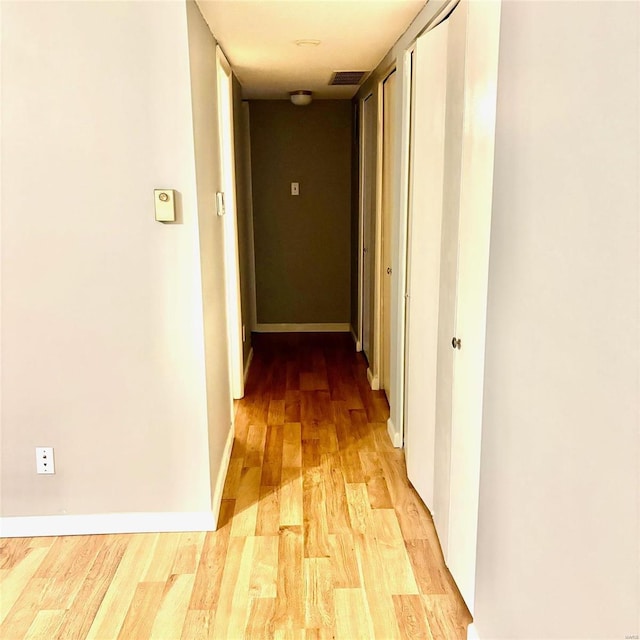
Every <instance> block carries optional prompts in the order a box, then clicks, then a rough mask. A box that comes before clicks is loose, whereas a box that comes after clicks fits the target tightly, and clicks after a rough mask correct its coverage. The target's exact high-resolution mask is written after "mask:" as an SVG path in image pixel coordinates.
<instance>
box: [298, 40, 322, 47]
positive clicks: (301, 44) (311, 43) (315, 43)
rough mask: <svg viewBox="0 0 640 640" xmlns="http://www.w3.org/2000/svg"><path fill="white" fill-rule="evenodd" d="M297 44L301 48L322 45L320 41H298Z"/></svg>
mask: <svg viewBox="0 0 640 640" xmlns="http://www.w3.org/2000/svg"><path fill="white" fill-rule="evenodd" d="M296 44H297V45H298V46H299V47H317V46H318V45H319V44H320V40H296Z"/></svg>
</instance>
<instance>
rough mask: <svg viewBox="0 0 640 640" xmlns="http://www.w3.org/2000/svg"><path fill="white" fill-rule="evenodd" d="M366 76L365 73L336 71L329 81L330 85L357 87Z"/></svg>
mask: <svg viewBox="0 0 640 640" xmlns="http://www.w3.org/2000/svg"><path fill="white" fill-rule="evenodd" d="M366 74H367V72H366V71H336V72H335V73H334V74H333V75H332V76H331V80H330V81H329V84H330V85H340V86H345V85H358V84H360V83H361V82H362V79H363V78H364V77H365V75H366Z"/></svg>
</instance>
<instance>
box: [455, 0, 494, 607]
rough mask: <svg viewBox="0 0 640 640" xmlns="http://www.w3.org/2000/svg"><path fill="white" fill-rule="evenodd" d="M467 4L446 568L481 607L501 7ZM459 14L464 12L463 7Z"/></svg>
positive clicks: (465, 595) (469, 600)
mask: <svg viewBox="0 0 640 640" xmlns="http://www.w3.org/2000/svg"><path fill="white" fill-rule="evenodd" d="M464 4H466V5H467V12H468V13H467V29H466V42H467V50H466V57H465V80H464V124H463V136H462V164H461V168H460V220H459V229H458V279H457V291H456V326H455V333H454V335H452V336H451V338H452V339H453V338H454V337H455V338H456V339H459V340H460V347H459V348H457V349H456V350H455V355H454V367H453V388H452V406H451V471H450V474H451V482H450V506H449V535H448V553H447V557H446V560H447V566H448V567H449V570H450V571H451V574H452V575H453V577H454V579H455V581H456V584H457V585H458V588H459V589H460V593H461V594H462V596H463V598H464V600H465V602H466V603H467V606H468V607H469V610H470V611H471V613H473V609H474V595H475V573H476V546H477V532H478V499H479V493H480V444H481V436H482V398H483V387H484V349H485V328H486V315H487V285H488V273H489V238H490V231H491V206H492V196H493V156H494V144H495V123H496V95H497V77H498V46H499V30H500V2H499V1H497V0H494V1H490V2H468V3H467V2H466V1H465V2H464ZM456 11H457V9H456Z"/></svg>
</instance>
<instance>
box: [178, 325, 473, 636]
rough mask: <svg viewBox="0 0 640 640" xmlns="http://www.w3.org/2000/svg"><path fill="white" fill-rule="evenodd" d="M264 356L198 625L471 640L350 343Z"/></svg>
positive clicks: (240, 421) (285, 347)
mask: <svg viewBox="0 0 640 640" xmlns="http://www.w3.org/2000/svg"><path fill="white" fill-rule="evenodd" d="M254 352H255V357H254V360H253V363H252V366H251V371H250V376H249V380H248V381H247V388H246V395H245V398H244V399H243V400H242V401H240V403H239V405H238V412H237V416H236V440H235V444H234V449H233V453H232V459H231V463H230V467H229V473H228V476H227V481H226V485H225V490H224V495H223V503H222V515H221V528H220V530H219V531H218V532H217V533H215V534H209V536H208V538H207V542H206V544H205V549H204V552H203V556H202V560H201V563H200V567H199V570H198V574H197V577H196V583H195V586H194V592H193V597H192V600H191V604H190V609H191V611H190V614H189V615H190V619H191V620H192V621H193V623H194V624H196V625H197V624H199V623H198V620H201V616H200V615H199V614H198V611H197V610H198V609H202V610H207V609H216V610H217V613H216V616H215V620H213V621H212V622H213V625H214V626H213V634H212V636H209V637H214V638H242V637H247V638H306V640H309V639H310V638H334V637H335V638H339V639H344V640H356V639H360V638H380V639H384V640H386V639H391V638H434V639H447V640H453V639H456V638H465V637H466V624H468V622H469V621H470V618H469V615H468V612H467V611H466V608H465V607H464V604H462V601H461V599H460V597H459V595H458V594H457V591H456V590H455V587H454V586H452V584H451V579H450V577H449V574H448V571H447V570H446V568H445V566H444V563H443V560H442V556H441V551H440V547H439V544H438V540H437V538H436V534H435V531H434V528H433V524H432V520H431V517H430V515H429V513H428V511H427V510H426V509H425V507H424V506H423V504H422V503H421V501H420V499H419V498H418V497H417V495H416V494H415V492H414V490H413V489H412V487H411V486H410V485H409V483H408V480H407V475H406V470H405V465H404V456H403V453H402V451H400V450H396V449H394V448H393V447H392V445H391V442H390V440H389V438H388V436H387V432H386V420H387V417H388V405H387V402H386V399H385V396H384V392H382V391H378V392H372V391H371V390H370V388H369V386H368V384H367V379H366V364H365V361H364V359H363V357H362V356H361V355H360V354H356V353H355V351H354V348H353V342H352V340H351V337H350V336H349V335H347V334H256V335H255V336H254ZM222 558H226V559H225V564H224V568H222V566H220V560H221V559H222ZM183 637H184V638H191V637H199V636H196V635H190V634H189V632H188V628H187V627H185V633H184V634H183Z"/></svg>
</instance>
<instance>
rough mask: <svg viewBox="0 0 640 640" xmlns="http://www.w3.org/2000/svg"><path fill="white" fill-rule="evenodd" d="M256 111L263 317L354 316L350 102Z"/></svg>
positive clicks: (266, 104)
mask: <svg viewBox="0 0 640 640" xmlns="http://www.w3.org/2000/svg"><path fill="white" fill-rule="evenodd" d="M250 113H251V162H252V182H253V216H254V233H255V258H256V288H257V292H256V293H257V316H258V318H257V319H258V323H315V322H322V323H348V322H349V320H350V305H349V299H350V208H351V190H350V182H351V160H350V152H351V102H350V101H348V100H318V101H315V102H313V103H312V104H311V105H309V106H307V107H296V106H294V105H292V104H291V103H290V102H289V101H283V100H273V101H266V100H264V101H263V100H257V101H251V103H250ZM291 182H299V183H300V195H299V196H291V195H290V186H291Z"/></svg>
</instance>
